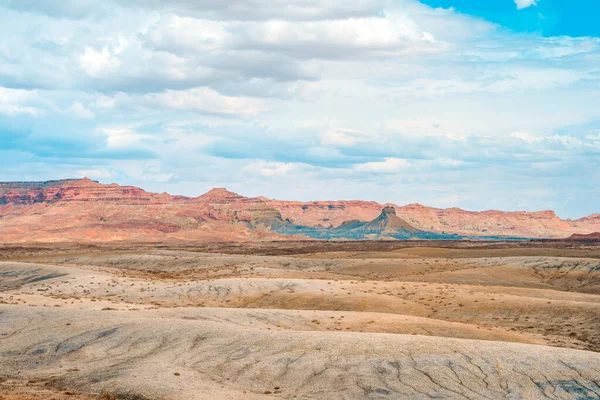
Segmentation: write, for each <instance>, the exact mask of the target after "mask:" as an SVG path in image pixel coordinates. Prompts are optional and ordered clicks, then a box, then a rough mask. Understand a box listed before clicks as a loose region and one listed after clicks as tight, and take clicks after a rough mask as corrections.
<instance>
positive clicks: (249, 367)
mask: <svg viewBox="0 0 600 400" xmlns="http://www.w3.org/2000/svg"><path fill="white" fill-rule="evenodd" d="M467 245H468V244H467ZM225 246H228V245H225ZM268 246H271V247H272V246H274V245H268ZM277 246H278V247H277V248H275V249H270V250H269V249H256V248H255V247H254V245H252V246H250V247H243V248H238V249H237V250H236V252H237V253H242V254H231V253H229V254H228V253H225V252H223V251H222V250H223V249H224V248H215V249H213V250H215V251H219V249H221V251H220V252H218V253H208V252H206V251H204V250H202V251H195V250H194V249H192V248H187V249H177V248H165V249H161V250H156V249H153V248H143V247H131V248H111V247H108V246H107V247H105V248H92V249H90V248H85V247H73V248H70V249H54V250H52V249H43V251H41V252H37V251H29V250H27V249H15V250H14V252H12V253H10V252H4V253H3V254H0V258H2V259H3V260H5V261H1V262H0V360H1V361H2V362H0V398H2V400H6V399H8V400H41V399H50V398H54V399H56V400H65V399H66V398H69V399H71V398H73V399H77V400H88V399H98V396H101V397H99V398H101V399H102V400H114V399H133V400H143V399H157V400H158V399H219V398H227V399H238V398H240V399H247V398H250V399H252V398H269V397H276V398H301V399H338V398H339V399H355V398H369V399H430V398H438V399H455V398H456V399H465V398H466V399H544V398H547V399H578V400H583V399H586V400H589V399H600V386H599V383H600V353H597V352H594V351H597V350H598V349H600V347H599V346H600V329H598V326H600V295H599V294H598V293H599V289H600V254H598V252H597V251H596V250H594V249H591V248H574V249H550V248H544V249H543V251H542V249H539V248H535V247H533V248H519V249H506V248H502V249H496V248H487V247H485V246H487V245H482V246H484V248H481V246H479V245H478V248H476V249H473V248H457V249H437V248H436V249H427V248H418V249H399V250H394V251H380V250H378V251H375V249H376V248H379V246H380V244H376V243H375V244H373V243H370V244H366V243H360V244H356V245H353V246H352V247H351V248H354V249H356V248H361V246H362V247H364V248H363V249H361V250H360V251H338V250H340V249H344V248H345V247H344V246H347V245H346V244H340V245H339V246H337V245H335V246H333V245H332V246H333V247H331V249H332V250H336V251H320V252H314V251H312V250H311V251H308V252H307V251H306V250H307V248H305V247H302V246H308V247H309V248H310V249H312V248H313V247H314V246H315V245H314V244H313V243H307V244H294V245H293V246H300V247H296V248H292V249H291V250H293V252H292V254H289V253H286V254H282V250H284V248H283V247H285V246H290V244H286V245H285V246H281V245H279V244H278V245H277ZM329 246H330V244H329V243H328V244H327V247H328V248H329ZM340 246H341V247H340ZM226 248H228V247H226ZM265 250H267V251H265ZM211 251H212V250H211ZM285 251H287V250H285ZM243 252H247V254H243ZM272 252H273V253H274V254H271V253H272ZM549 345H550V346H556V347H549ZM586 350H587V351H586ZM589 350H594V351H589ZM103 393H104V394H103Z"/></svg>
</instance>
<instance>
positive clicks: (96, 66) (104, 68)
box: [79, 47, 121, 77]
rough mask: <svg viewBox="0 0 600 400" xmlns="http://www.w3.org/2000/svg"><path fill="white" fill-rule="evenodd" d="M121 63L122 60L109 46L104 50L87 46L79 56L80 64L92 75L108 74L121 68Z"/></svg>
mask: <svg viewBox="0 0 600 400" xmlns="http://www.w3.org/2000/svg"><path fill="white" fill-rule="evenodd" d="M120 65H121V61H119V59H118V57H117V55H116V54H115V53H113V52H112V51H110V50H109V49H108V47H104V48H103V49H102V50H96V49H93V48H91V47H86V48H85V51H84V52H83V54H82V55H81V56H80V57H79V66H80V67H81V68H82V69H83V70H84V71H85V73H86V74H88V75H89V76H91V77H100V76H103V75H106V74H108V73H110V72H112V71H114V70H116V69H117V68H119V66H120Z"/></svg>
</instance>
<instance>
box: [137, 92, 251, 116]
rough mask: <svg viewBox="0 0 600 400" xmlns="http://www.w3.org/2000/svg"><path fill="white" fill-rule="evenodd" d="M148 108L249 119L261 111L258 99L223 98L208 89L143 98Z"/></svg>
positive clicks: (151, 95)
mask: <svg viewBox="0 0 600 400" xmlns="http://www.w3.org/2000/svg"><path fill="white" fill-rule="evenodd" d="M143 103H144V104H145V105H147V106H149V107H153V108H159V109H168V110H180V111H191V112H197V113H208V114H218V115H237V116H241V117H251V116H254V115H257V114H258V113H259V112H260V111H261V107H262V103H261V101H260V100H258V99H252V98H243V97H231V96H224V95H221V94H219V93H217V92H216V91H214V90H211V89H209V88H196V89H190V90H168V91H166V92H164V93H153V94H148V95H145V96H144V97H143Z"/></svg>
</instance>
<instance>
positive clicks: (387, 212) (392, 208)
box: [381, 206, 396, 215]
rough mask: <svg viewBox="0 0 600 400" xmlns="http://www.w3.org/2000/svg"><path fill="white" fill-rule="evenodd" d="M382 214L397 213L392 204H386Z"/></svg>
mask: <svg viewBox="0 0 600 400" xmlns="http://www.w3.org/2000/svg"><path fill="white" fill-rule="evenodd" d="M381 215H396V209H395V208H394V207H392V206H385V207H383V210H381Z"/></svg>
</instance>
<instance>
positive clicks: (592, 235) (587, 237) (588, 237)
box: [568, 232, 600, 240]
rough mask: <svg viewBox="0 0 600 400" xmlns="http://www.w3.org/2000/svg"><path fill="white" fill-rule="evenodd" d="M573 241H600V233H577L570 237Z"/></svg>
mask: <svg viewBox="0 0 600 400" xmlns="http://www.w3.org/2000/svg"><path fill="white" fill-rule="evenodd" d="M568 239H571V240H600V232H594V233H590V234H587V235H582V234H580V233H575V234H573V235H571V236H569V237H568Z"/></svg>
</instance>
